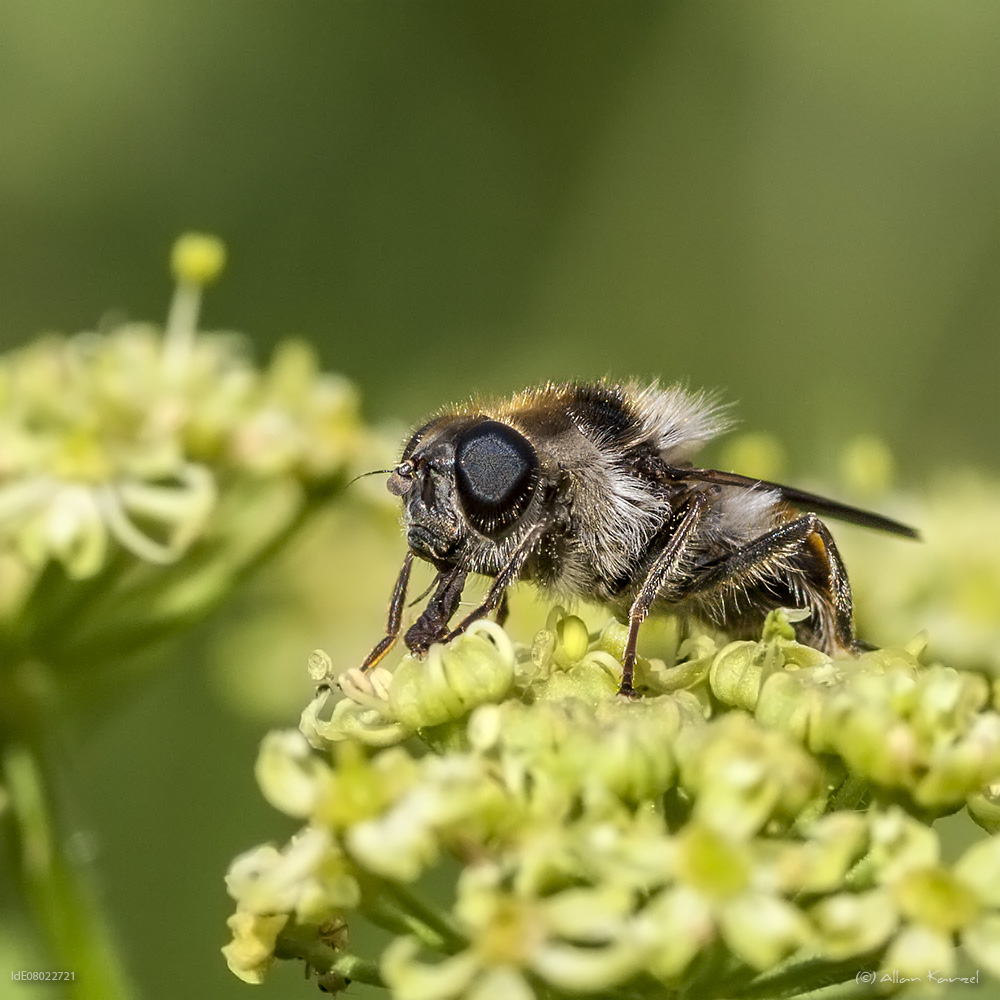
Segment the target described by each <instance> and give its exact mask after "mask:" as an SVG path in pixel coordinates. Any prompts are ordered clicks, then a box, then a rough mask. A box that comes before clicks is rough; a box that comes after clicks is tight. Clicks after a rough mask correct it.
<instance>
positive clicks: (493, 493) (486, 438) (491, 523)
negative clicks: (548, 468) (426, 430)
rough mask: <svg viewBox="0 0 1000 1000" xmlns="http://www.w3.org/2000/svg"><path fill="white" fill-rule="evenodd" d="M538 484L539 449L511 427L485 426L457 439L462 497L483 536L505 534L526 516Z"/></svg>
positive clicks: (457, 479) (486, 423) (489, 423)
mask: <svg viewBox="0 0 1000 1000" xmlns="http://www.w3.org/2000/svg"><path fill="white" fill-rule="evenodd" d="M537 479H538V459H537V458H536V457H535V449H534V448H532V447H531V445H530V444H529V443H528V441H527V439H526V438H524V437H523V436H522V435H520V434H518V432H517V431H515V430H514V429H513V428H512V427H508V426H507V425H506V424H501V423H498V422H497V421H496V420H483V421H481V422H480V423H477V424H476V425H475V426H473V427H470V428H469V430H467V431H466V432H465V433H464V434H462V436H461V437H460V438H459V439H458V444H457V445H456V448H455V482H456V484H457V486H458V495H459V497H460V499H461V501H462V507H463V508H464V509H465V513H466V515H467V516H468V518H469V520H470V521H471V522H472V524H473V525H474V526H475V527H476V528H477V529H478V530H479V531H481V532H482V533H483V534H484V535H492V534H496V533H498V532H500V531H502V530H503V529H504V528H506V527H507V526H508V525H510V524H512V523H513V522H514V521H516V520H517V519H518V518H519V517H520V516H521V514H523V513H524V510H525V508H526V507H527V506H528V501H529V500H531V494H532V492H533V491H534V489H535V482H536V480H537Z"/></svg>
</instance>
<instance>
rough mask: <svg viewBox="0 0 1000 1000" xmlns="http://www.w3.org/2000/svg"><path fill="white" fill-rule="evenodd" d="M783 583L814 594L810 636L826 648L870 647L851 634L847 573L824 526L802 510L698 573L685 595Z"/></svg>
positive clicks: (851, 604) (851, 607) (851, 616)
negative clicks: (772, 582)
mask: <svg viewBox="0 0 1000 1000" xmlns="http://www.w3.org/2000/svg"><path fill="white" fill-rule="evenodd" d="M768 578H771V579H772V581H775V582H780V583H783V584H784V585H785V586H786V587H788V588H789V590H790V591H791V592H792V593H794V592H795V590H796V584H797V583H801V584H804V588H800V589H805V590H806V591H807V593H808V595H809V596H810V597H811V598H812V599H813V600H812V602H811V605H810V607H809V610H810V611H811V612H812V618H813V625H812V628H813V631H814V639H815V641H816V643H817V644H818V645H820V646H821V647H822V648H823V649H825V650H826V651H827V652H830V653H832V652H835V651H836V647H838V646H839V647H840V648H841V649H846V650H850V651H851V652H860V651H862V650H864V649H867V648H870V647H868V645H867V644H866V643H863V642H859V641H858V640H857V639H856V638H855V636H854V621H853V602H852V600H851V587H850V584H849V583H848V580H847V572H846V571H845V569H844V564H843V562H842V561H841V558H840V553H839V552H838V551H837V546H836V545H835V544H834V541H833V537H832V536H831V535H830V531H829V529H828V528H827V526H826V525H825V524H824V523H823V522H822V521H821V520H820V519H819V518H818V517H817V516H816V515H815V514H804V515H803V516H802V517H798V518H795V519H794V520H791V521H788V522H787V523H786V524H783V525H780V526H779V527H777V528H774V529H773V530H771V531H768V532H766V533H765V534H763V535H761V536H760V537H758V538H755V539H754V540H753V541H751V542H748V543H747V544H746V545H744V546H742V548H739V549H737V550H736V551H735V552H732V553H731V554H730V555H728V556H726V557H725V558H723V559H721V560H720V561H719V562H716V563H713V564H712V565H711V566H708V567H706V568H705V569H703V570H702V571H701V572H699V573H697V574H696V575H695V576H694V578H693V579H692V580H691V582H690V584H689V586H688V587H687V588H686V589H685V593H684V595H683V596H685V597H687V596H695V595H698V594H707V593H710V592H711V591H713V590H715V591H718V590H721V589H723V588H727V587H728V588H740V587H743V588H747V589H749V588H752V587H754V586H760V585H761V583H762V581H766V580H767V579H768Z"/></svg>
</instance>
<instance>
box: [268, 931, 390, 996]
mask: <svg viewBox="0 0 1000 1000" xmlns="http://www.w3.org/2000/svg"><path fill="white" fill-rule="evenodd" d="M274 954H275V957H276V958H282V959H284V958H298V959H302V961H304V962H306V963H308V965H309V967H310V968H311V969H313V970H314V971H316V972H319V973H322V974H326V975H331V974H332V975H334V976H342V977H343V978H344V979H346V980H350V981H352V982H359V983H367V984H368V985H369V986H381V987H383V988H384V987H385V982H384V981H383V980H382V975H381V973H380V972H379V970H378V965H377V963H375V962H372V961H369V960H368V959H366V958H361V957H359V956H358V955H352V954H350V952H342V951H337V950H336V949H335V948H331V947H330V945H328V944H324V943H323V942H322V941H320V940H318V939H317V938H316V935H315V933H306V932H303V931H301V930H299V929H298V928H297V927H292V928H286V929H285V930H283V931H282V932H281V933H280V934H279V935H278V940H277V942H276V944H275V948H274Z"/></svg>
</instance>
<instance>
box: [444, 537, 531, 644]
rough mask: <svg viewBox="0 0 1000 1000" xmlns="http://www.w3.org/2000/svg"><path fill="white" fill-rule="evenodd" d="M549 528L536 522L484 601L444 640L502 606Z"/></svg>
mask: <svg viewBox="0 0 1000 1000" xmlns="http://www.w3.org/2000/svg"><path fill="white" fill-rule="evenodd" d="M547 529H548V525H547V524H536V525H535V526H534V527H533V528H532V529H531V531H529V532H528V534H527V535H525V537H524V538H523V539H522V540H521V543H520V544H519V545H518V547H517V548H516V549H514V552H513V554H512V555H511V557H510V559H508V560H507V563H506V565H505V566H503V567H502V568H501V570H500V572H499V573H497V575H496V578H495V579H494V580H493V584H492V585H491V586H490V589H489V590H488V591H487V592H486V596H485V597H484V598H483V600H482V603H481V604H479V605H478V606H477V607H476V608H475V609H474V610H472V611H470V612H469V614H467V615H466V616H465V617H464V618H463V619H462V620H461V621H460V622H459V623H458V625H456V626H455V628H453V629H452V630H451V631H450V632H449V633H448V634H447V635H446V636H445V637H444V639H443V640H442V641H443V642H451V640H452V639H455V638H457V637H458V636H460V635H461V634H462V633H463V632H464V631H465V630H466V629H467V628H468V627H469V626H470V625H471V624H472V623H473V622H475V621H479V619H480V618H484V617H485V616H486V615H488V614H489V613H490V612H491V611H492V610H493V609H494V608H497V607H502V605H503V603H504V601H505V599H506V595H507V588H508V587H509V586H510V585H511V584H512V583H513V582H514V581H515V580H516V579H517V578H518V575H519V574H520V572H521V569H522V567H523V566H524V564H525V561H526V560H527V558H528V556H530V555H531V553H532V552H533V551H534V548H535V545H536V544H537V542H538V539H539V538H541V537H542V535H544V534H545V532H546V530H547Z"/></svg>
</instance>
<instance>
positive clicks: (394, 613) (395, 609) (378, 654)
mask: <svg viewBox="0 0 1000 1000" xmlns="http://www.w3.org/2000/svg"><path fill="white" fill-rule="evenodd" d="M412 567H413V553H412V552H407V553H406V558H405V559H404V560H403V568H402V569H401V570H400V571H399V576H398V577H397V578H396V586H395V587H393V588H392V600H391V601H390V602H389V618H388V621H387V622H386V623H385V638H384V639H383V640H382V641H381V642H380V643H379V644H378V645H377V646H376V647H375V648H374V649H373V650H372V651H371V652H370V653H369V654H368V655H367V656H366V657H365V662H364V663H362V664H361V669H362V670H371V668H372V667H374V666H375V664H376V663H378V662H379V661H380V660H381V659H382V658H383V657H384V656H385V655H386V653H388V652H389V650H390V649H392V647H393V646H394V645H395V644H396V640H397V639H398V638H399V627H400V623H401V622H402V620H403V605H404V604H405V603H406V588H407V587H408V586H409V585H410V569H411V568H412Z"/></svg>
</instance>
